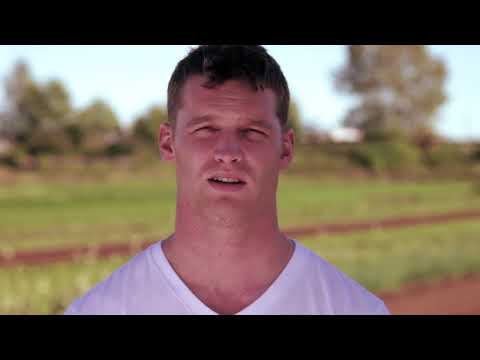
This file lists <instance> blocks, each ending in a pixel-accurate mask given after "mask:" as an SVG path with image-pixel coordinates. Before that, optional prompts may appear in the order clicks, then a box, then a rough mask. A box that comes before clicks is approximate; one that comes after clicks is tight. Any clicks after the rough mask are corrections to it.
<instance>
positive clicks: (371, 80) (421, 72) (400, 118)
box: [336, 45, 447, 136]
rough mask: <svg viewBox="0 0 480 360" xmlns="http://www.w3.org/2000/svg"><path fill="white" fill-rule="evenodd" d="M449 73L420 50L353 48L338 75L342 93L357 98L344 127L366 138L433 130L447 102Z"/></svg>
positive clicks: (408, 47) (405, 47) (415, 47)
mask: <svg viewBox="0 0 480 360" xmlns="http://www.w3.org/2000/svg"><path fill="white" fill-rule="evenodd" d="M446 75H447V70H446V67H445V65H444V63H443V62H442V61H441V60H439V59H436V58H434V57H432V56H431V55H430V54H429V53H428V51H427V48H426V47H425V46H424V45H351V46H349V47H348V63H347V64H346V65H345V66H344V67H343V68H341V69H340V70H339V71H338V72H337V73H336V83H337V87H338V88H339V89H340V90H343V91H346V92H349V93H352V94H355V95H359V96H360V104H359V105H358V106H357V107H355V108H354V109H352V110H351V111H350V112H349V114H348V115H347V117H346V119H345V121H344V123H345V125H347V126H353V127H356V128H359V129H361V130H363V131H365V132H366V133H367V136H368V134H369V133H376V132H380V133H382V132H401V133H403V134H407V135H412V134H415V133H416V132H417V131H420V130H422V131H425V130H426V129H432V127H433V121H434V120H435V114H436V112H437V110H438V109H439V107H440V106H441V105H442V104H443V103H444V102H445V101H446V95H445V90H444V84H445V79H446Z"/></svg>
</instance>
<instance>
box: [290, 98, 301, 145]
mask: <svg viewBox="0 0 480 360" xmlns="http://www.w3.org/2000/svg"><path fill="white" fill-rule="evenodd" d="M288 124H289V126H290V127H291V128H292V129H293V130H294V131H295V137H296V139H297V141H298V142H302V141H303V138H304V128H303V121H302V116H301V113H300V109H299V107H298V104H297V103H296V101H294V100H293V99H292V100H290V108H289V109H288Z"/></svg>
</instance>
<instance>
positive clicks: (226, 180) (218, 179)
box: [208, 174, 246, 185]
mask: <svg viewBox="0 0 480 360" xmlns="http://www.w3.org/2000/svg"><path fill="white" fill-rule="evenodd" d="M208 181H209V182H213V183H218V184H226V185H244V184H246V181H245V180H243V178H241V177H240V176H237V175H232V174H215V175H213V176H210V177H209V178H208Z"/></svg>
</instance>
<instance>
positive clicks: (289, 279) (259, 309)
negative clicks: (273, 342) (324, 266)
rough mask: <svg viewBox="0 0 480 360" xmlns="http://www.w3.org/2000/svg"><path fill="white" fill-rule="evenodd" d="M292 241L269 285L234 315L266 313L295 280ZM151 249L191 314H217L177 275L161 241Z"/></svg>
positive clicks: (296, 255)
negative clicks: (283, 260)
mask: <svg viewBox="0 0 480 360" xmlns="http://www.w3.org/2000/svg"><path fill="white" fill-rule="evenodd" d="M293 243H294V245H295V249H294V251H293V254H292V256H291V257H290V260H289V261H288V263H287V265H286V266H285V267H284V268H283V270H282V271H281V273H280V275H279V276H277V278H276V279H275V280H274V282H273V283H272V284H271V285H270V287H269V288H268V289H267V290H266V291H265V292H264V293H263V294H262V295H260V297H259V298H257V299H256V300H255V301H254V302H252V303H251V304H249V305H247V307H245V308H244V309H242V310H241V311H240V312H238V313H236V314H235V315H257V314H264V313H268V309H269V308H270V307H271V305H272V304H273V303H274V302H275V301H278V296H279V295H280V294H281V293H282V291H286V289H288V288H289V287H290V286H291V284H294V283H295V282H296V281H295V279H296V275H297V274H298V273H299V270H300V268H301V261H299V256H300V254H299V253H300V249H299V247H300V245H299V244H298V243H297V241H296V240H293ZM151 251H152V256H153V259H154V260H155V262H156V263H157V266H158V267H159V269H160V271H161V272H162V273H163V275H164V276H165V278H166V280H167V282H168V284H169V285H170V287H171V289H172V291H173V292H174V293H175V295H176V296H177V298H178V299H179V300H180V301H181V302H182V303H183V305H184V306H186V307H187V308H188V310H189V311H190V312H191V313H192V314H193V315H219V314H218V313H217V312H215V311H213V310H212V309H210V308H209V307H208V306H207V305H205V304H204V303H203V302H202V301H201V300H200V299H199V298H198V297H197V296H195V294H194V293H193V292H192V291H191V290H190V289H189V288H188V286H187V285H186V284H185V283H184V281H183V280H182V279H181V278H180V276H178V274H177V273H176V272H175V270H174V269H173V267H172V265H171V264H170V262H169V261H168V259H167V257H166V256H165V253H164V252H163V248H162V241H160V242H158V243H157V244H155V246H153V247H152V248H151Z"/></svg>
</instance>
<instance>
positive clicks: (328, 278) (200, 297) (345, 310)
mask: <svg viewBox="0 0 480 360" xmlns="http://www.w3.org/2000/svg"><path fill="white" fill-rule="evenodd" d="M289 102H290V95H289V89H288V85H287V81H286V79H285V77H284V75H283V74H282V71H281V69H280V67H279V65H278V64H277V62H276V61H275V60H274V59H273V58H272V57H271V56H270V55H269V54H268V53H267V52H266V50H265V49H264V48H263V47H261V46H237V45H235V46H233V45H232V46H214V45H209V46H200V47H198V48H196V49H194V50H192V51H191V52H190V54H189V55H188V56H187V57H186V58H185V59H183V60H182V61H181V62H180V63H179V64H178V66H177V68H176V69H175V71H174V73H173V75H172V78H171V80H170V84H169V88H168V113H169V119H170V121H169V123H168V124H163V125H161V128H160V132H159V149H160V153H161V154H162V157H163V158H164V159H165V160H167V161H171V162H174V163H175V166H176V170H177V207H176V222H175V232H174V234H173V235H171V236H170V237H169V238H167V239H165V240H163V241H160V242H158V243H156V244H154V245H152V246H151V247H149V248H148V249H146V250H145V251H143V252H141V253H140V254H138V255H137V256H136V257H134V258H133V259H132V260H130V261H129V262H128V263H127V264H125V265H124V266H122V267H121V268H120V269H118V270H117V271H115V272H114V273H113V274H112V275H111V276H110V277H109V278H108V279H106V280H105V281H103V282H102V283H100V284H99V285H97V286H96V287H95V288H94V289H93V290H91V291H90V292H89V293H88V294H87V295H85V296H84V297H83V298H81V299H79V300H77V301H76V302H74V303H73V304H72V305H71V306H70V307H69V309H68V310H67V311H66V314H222V315H227V314H244V315H251V314H388V310H387V309H386V307H385V305H384V304H383V302H382V301H380V300H379V299H378V298H376V297H375V296H374V295H372V294H371V293H369V292H368V291H367V290H365V289H364V288H363V287H361V286H360V285H359V284H357V283H356V282H355V281H353V280H352V279H350V278H348V277H347V276H346V275H344V274H343V273H341V272H340V271H338V270H337V269H336V268H335V267H333V266H332V265H330V264H329V263H328V262H326V261H325V260H323V259H321V258H320V257H319V256H317V255H315V254H314V253H313V252H311V251H310V250H308V249H307V248H305V247H304V246H302V245H301V244H299V243H298V242H297V241H295V240H292V239H289V238H287V237H286V236H285V235H284V234H282V233H281V231H280V229H279V225H278V220H277V206H276V191H277V184H278V177H279V172H280V171H281V170H283V169H286V168H287V167H288V165H289V163H290V162H291V160H292V157H293V150H294V133H293V130H291V129H289V127H288V123H287V117H288V109H289Z"/></svg>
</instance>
